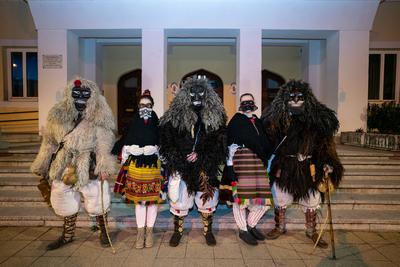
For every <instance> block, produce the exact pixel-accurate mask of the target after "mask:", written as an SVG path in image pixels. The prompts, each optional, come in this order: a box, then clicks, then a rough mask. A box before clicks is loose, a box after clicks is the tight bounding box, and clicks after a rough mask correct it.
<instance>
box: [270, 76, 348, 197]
mask: <svg viewBox="0 0 400 267" xmlns="http://www.w3.org/2000/svg"><path fill="white" fill-rule="evenodd" d="M293 90H297V91H300V92H302V93H303V98H304V104H303V105H304V112H303V113H302V114H300V115H292V116H291V115H290V113H289V106H288V101H289V98H290V96H289V94H290V92H292V91H293ZM262 119H263V121H264V125H266V126H267V133H268V134H269V135H270V136H271V140H274V142H273V143H274V144H275V147H276V146H277V145H278V144H279V143H280V141H281V140H282V139H283V137H284V136H286V140H285V141H284V142H283V143H282V145H281V146H280V148H279V149H278V151H277V152H276V157H275V159H274V161H273V162H272V168H271V173H270V177H271V178H273V179H274V180H275V182H276V183H277V184H278V185H279V186H280V187H281V188H283V189H284V190H286V191H288V192H289V193H290V194H292V195H293V197H294V199H295V200H298V199H300V198H303V197H308V194H309V189H313V190H315V191H316V190H317V185H318V184H319V182H320V181H322V179H323V177H324V171H323V166H324V164H328V165H330V166H332V167H333V173H331V174H330V177H331V181H332V183H333V184H334V185H335V187H337V186H338V185H339V183H340V181H341V178H342V175H343V166H342V164H341V162H340V160H339V157H338V156H337V153H336V147H335V143H334V135H335V133H336V132H337V130H338V128H339V121H338V120H337V118H336V114H335V112H334V111H333V110H331V109H329V108H328V107H326V106H325V105H324V104H322V103H320V102H318V100H317V99H316V98H315V96H314V95H313V93H312V92H311V88H310V87H309V85H308V84H307V83H305V82H302V81H294V80H291V81H289V82H288V83H287V84H285V85H283V86H282V88H281V89H280V90H279V92H278V94H277V96H276V97H275V99H274V101H273V102H272V104H271V106H270V107H269V108H268V109H267V110H266V111H265V112H264V114H263V117H262ZM298 154H302V155H305V156H310V158H308V159H305V160H304V161H299V160H298V158H297V155H298ZM311 164H314V165H315V176H314V177H313V175H312V173H311V170H310V165H311ZM279 169H280V170H281V174H280V177H275V175H276V173H277V171H278V170H279Z"/></svg>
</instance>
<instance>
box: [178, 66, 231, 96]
mask: <svg viewBox="0 0 400 267" xmlns="http://www.w3.org/2000/svg"><path fill="white" fill-rule="evenodd" d="M194 75H195V76H198V75H200V76H206V78H207V79H208V83H209V84H210V85H211V87H212V88H213V89H214V90H215V92H216V93H217V94H218V96H219V97H220V98H221V101H222V103H224V83H223V82H222V79H221V78H220V77H219V76H218V75H217V74H215V73H212V72H209V71H208V70H205V69H198V70H195V71H192V72H189V73H188V74H186V75H185V76H183V78H182V80H181V82H183V81H184V80H186V79H187V78H188V77H192V76H194Z"/></svg>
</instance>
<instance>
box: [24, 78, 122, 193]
mask: <svg viewBox="0 0 400 267" xmlns="http://www.w3.org/2000/svg"><path fill="white" fill-rule="evenodd" d="M77 79H80V78H77ZM80 80H81V82H82V87H86V88H89V89H90V90H91V97H90V98H89V99H88V101H87V106H86V109H85V110H84V111H83V112H82V120H81V122H80V123H79V124H78V126H77V127H76V128H75V129H74V130H73V132H71V133H70V134H68V135H67V136H66V137H65V139H63V138H64V136H65V135H66V134H67V133H68V132H69V131H70V130H71V129H73V127H74V125H75V121H76V120H77V118H78V115H79V112H78V111H77V110H76V108H75V106H74V99H73V98H72V96H71V93H72V88H73V87H74V80H72V81H71V82H69V83H68V85H67V87H66V88H65V90H64V98H63V100H62V101H61V102H59V103H57V104H56V105H55V106H54V107H53V108H52V109H51V110H50V112H49V114H48V117H47V125H46V129H45V131H44V132H43V133H42V134H43V141H42V144H41V147H40V150H39V154H38V155H37V157H36V159H35V161H34V162H33V164H32V165H31V171H32V172H33V173H36V174H38V175H40V176H42V177H46V175H47V171H48V169H47V168H48V166H49V163H50V160H51V157H52V154H53V153H54V152H55V151H56V150H57V147H58V145H59V144H60V143H61V142H64V147H63V148H62V149H61V150H60V151H59V152H58V154H57V156H56V158H55V159H54V161H53V162H52V164H51V168H50V171H49V174H48V175H49V177H50V180H51V181H52V180H60V179H61V178H62V176H63V173H64V171H65V169H66V167H67V166H69V165H73V166H75V167H76V174H77V176H78V182H77V183H76V184H75V186H77V188H79V187H82V186H84V185H86V184H87V183H88V181H89V167H90V164H91V162H90V154H91V153H92V154H93V153H94V154H95V155H96V157H95V158H96V167H95V170H94V174H95V175H97V174H99V173H100V172H104V173H108V174H114V172H115V159H114V157H113V156H112V155H111V154H110V151H111V148H112V146H113V144H114V131H115V121H114V117H113V115H112V112H111V109H110V107H109V106H108V104H107V102H106V100H105V98H104V96H102V95H101V94H100V91H99V88H98V87H97V85H96V84H95V83H94V82H91V81H89V80H85V79H80Z"/></svg>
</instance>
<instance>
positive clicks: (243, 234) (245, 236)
mask: <svg viewBox="0 0 400 267" xmlns="http://www.w3.org/2000/svg"><path fill="white" fill-rule="evenodd" d="M239 237H240V239H242V240H243V241H244V242H245V243H246V244H249V245H251V246H257V245H258V242H257V240H256V239H255V238H254V237H253V235H251V234H250V233H249V232H248V231H243V230H239Z"/></svg>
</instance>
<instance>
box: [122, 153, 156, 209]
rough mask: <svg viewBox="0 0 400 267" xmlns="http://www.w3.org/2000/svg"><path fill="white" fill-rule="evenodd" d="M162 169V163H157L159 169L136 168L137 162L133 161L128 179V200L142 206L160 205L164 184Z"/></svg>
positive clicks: (126, 194)
mask: <svg viewBox="0 0 400 267" xmlns="http://www.w3.org/2000/svg"><path fill="white" fill-rule="evenodd" d="M160 168H161V163H160V161H158V162H157V167H136V161H134V160H133V161H131V163H130V164H129V168H128V173H127V177H126V185H125V197H126V199H127V200H128V201H130V202H133V203H135V204H142V205H151V204H158V203H160V202H161V197H160V191H161V183H162V176H161V171H160Z"/></svg>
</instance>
